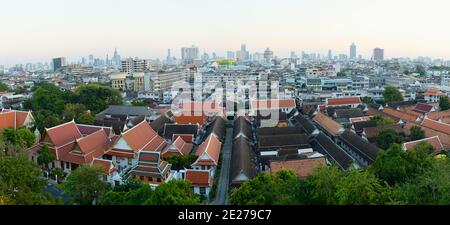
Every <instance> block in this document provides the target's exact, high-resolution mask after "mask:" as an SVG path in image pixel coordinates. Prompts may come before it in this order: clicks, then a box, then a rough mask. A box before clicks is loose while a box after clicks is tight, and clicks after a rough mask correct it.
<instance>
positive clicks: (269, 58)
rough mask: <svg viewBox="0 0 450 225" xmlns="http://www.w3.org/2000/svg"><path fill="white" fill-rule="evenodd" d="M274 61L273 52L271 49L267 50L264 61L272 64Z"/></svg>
mask: <svg viewBox="0 0 450 225" xmlns="http://www.w3.org/2000/svg"><path fill="white" fill-rule="evenodd" d="M272 60H273V51H271V50H270V49H269V48H266V50H265V51H264V61H266V62H272Z"/></svg>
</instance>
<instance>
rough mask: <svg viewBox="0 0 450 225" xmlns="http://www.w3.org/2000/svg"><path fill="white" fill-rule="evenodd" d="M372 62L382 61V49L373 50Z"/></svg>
mask: <svg viewBox="0 0 450 225" xmlns="http://www.w3.org/2000/svg"><path fill="white" fill-rule="evenodd" d="M373 60H374V61H382V60H384V49H381V48H375V49H374V50H373Z"/></svg>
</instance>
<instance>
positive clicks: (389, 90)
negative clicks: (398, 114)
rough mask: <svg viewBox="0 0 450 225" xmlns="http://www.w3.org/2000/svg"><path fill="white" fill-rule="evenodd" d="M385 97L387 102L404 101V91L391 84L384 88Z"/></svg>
mask: <svg viewBox="0 0 450 225" xmlns="http://www.w3.org/2000/svg"><path fill="white" fill-rule="evenodd" d="M383 98H384V102H386V103H391V102H401V101H403V95H402V93H401V92H400V91H399V90H398V89H397V88H395V87H391V86H388V87H385V88H384V91H383Z"/></svg>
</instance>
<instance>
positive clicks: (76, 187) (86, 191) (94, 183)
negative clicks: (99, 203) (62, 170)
mask: <svg viewBox="0 0 450 225" xmlns="http://www.w3.org/2000/svg"><path fill="white" fill-rule="evenodd" d="M102 177H103V168H102V167H97V166H89V165H82V166H80V167H78V168H77V169H75V170H74V171H72V173H71V174H70V175H69V176H68V177H67V178H66V180H65V181H64V183H63V184H62V186H61V188H62V190H63V193H64V194H65V195H67V196H69V197H70V198H71V200H72V201H73V202H74V203H77V204H81V205H91V204H92V203H93V202H94V200H98V199H99V198H100V197H101V196H102V195H103V194H104V193H105V192H106V191H107V190H108V188H109V184H108V183H106V182H105V181H103V180H102V179H101V178H102Z"/></svg>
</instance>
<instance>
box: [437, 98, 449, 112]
mask: <svg viewBox="0 0 450 225" xmlns="http://www.w3.org/2000/svg"><path fill="white" fill-rule="evenodd" d="M439 108H440V109H441V110H448V109H450V101H449V99H448V96H442V97H441V98H440V99H439Z"/></svg>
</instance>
